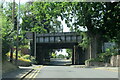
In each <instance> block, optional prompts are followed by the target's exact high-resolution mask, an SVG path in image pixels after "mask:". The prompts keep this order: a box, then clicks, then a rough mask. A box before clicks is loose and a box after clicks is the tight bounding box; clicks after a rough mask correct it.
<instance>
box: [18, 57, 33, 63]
mask: <svg viewBox="0 0 120 80" xmlns="http://www.w3.org/2000/svg"><path fill="white" fill-rule="evenodd" d="M18 60H20V61H24V62H31V61H30V60H29V59H24V58H18Z"/></svg>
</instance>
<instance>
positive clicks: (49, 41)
mask: <svg viewBox="0 0 120 80" xmlns="http://www.w3.org/2000/svg"><path fill="white" fill-rule="evenodd" d="M34 41H35V46H34V47H35V50H34V56H36V60H37V62H38V63H39V64H44V62H45V59H47V58H48V57H50V55H49V50H51V49H72V64H84V62H85V53H84V51H83V50H82V47H79V46H78V43H80V42H81V41H82V36H81V35H80V34H78V33H76V32H63V33H45V34H34Z"/></svg>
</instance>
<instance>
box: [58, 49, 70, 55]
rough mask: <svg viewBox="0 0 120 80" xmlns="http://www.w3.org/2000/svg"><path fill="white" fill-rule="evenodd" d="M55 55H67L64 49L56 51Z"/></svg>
mask: <svg viewBox="0 0 120 80" xmlns="http://www.w3.org/2000/svg"><path fill="white" fill-rule="evenodd" d="M56 53H57V55H59V54H63V55H66V56H68V53H67V52H66V49H62V51H56Z"/></svg>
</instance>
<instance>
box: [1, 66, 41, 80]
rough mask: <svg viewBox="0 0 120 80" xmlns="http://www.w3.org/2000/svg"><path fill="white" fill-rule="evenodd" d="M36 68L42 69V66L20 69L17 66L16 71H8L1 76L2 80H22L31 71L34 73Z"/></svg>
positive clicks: (20, 67)
mask: <svg viewBox="0 0 120 80" xmlns="http://www.w3.org/2000/svg"><path fill="white" fill-rule="evenodd" d="M36 68H42V65H32V66H29V67H22V66H19V68H18V69H17V70H14V71H10V72H8V73H5V74H3V75H2V78H3V80H7V79H8V78H9V79H13V78H14V79H23V78H25V77H26V76H27V75H29V74H30V73H31V72H32V71H34V70H35V69H36Z"/></svg>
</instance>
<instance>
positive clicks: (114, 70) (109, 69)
mask: <svg viewBox="0 0 120 80" xmlns="http://www.w3.org/2000/svg"><path fill="white" fill-rule="evenodd" d="M71 67H74V68H92V69H98V70H106V71H112V72H118V71H119V70H120V68H119V67H97V66H90V67H87V66H85V65H71Z"/></svg>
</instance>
